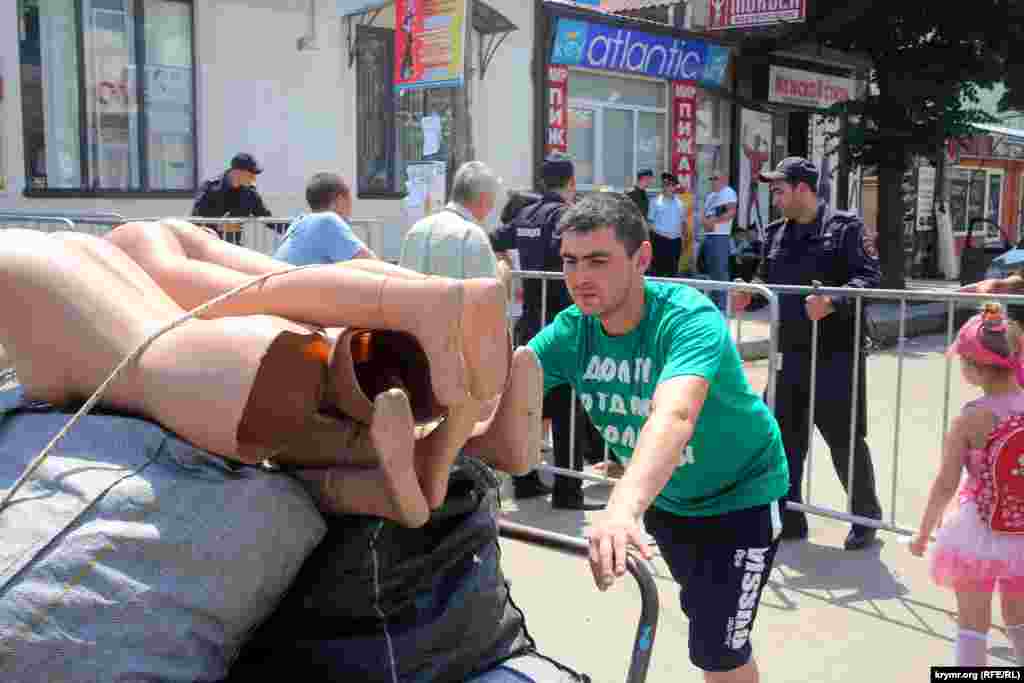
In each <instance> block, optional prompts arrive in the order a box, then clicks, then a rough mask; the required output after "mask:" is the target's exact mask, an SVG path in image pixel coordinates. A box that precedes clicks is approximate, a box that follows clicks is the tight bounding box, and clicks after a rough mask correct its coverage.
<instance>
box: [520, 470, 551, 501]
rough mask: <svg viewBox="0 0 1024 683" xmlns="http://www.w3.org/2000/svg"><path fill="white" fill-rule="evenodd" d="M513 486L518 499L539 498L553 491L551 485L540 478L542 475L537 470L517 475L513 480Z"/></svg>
mask: <svg viewBox="0 0 1024 683" xmlns="http://www.w3.org/2000/svg"><path fill="white" fill-rule="evenodd" d="M512 488H513V492H514V493H515V497H516V500H526V499H527V498H539V497H540V496H546V495H548V494H549V493H551V487H550V486H548V485H547V484H545V483H544V482H542V481H541V480H540V475H539V474H537V472H530V473H529V474H524V475H523V476H521V477H515V478H514V479H513V480H512Z"/></svg>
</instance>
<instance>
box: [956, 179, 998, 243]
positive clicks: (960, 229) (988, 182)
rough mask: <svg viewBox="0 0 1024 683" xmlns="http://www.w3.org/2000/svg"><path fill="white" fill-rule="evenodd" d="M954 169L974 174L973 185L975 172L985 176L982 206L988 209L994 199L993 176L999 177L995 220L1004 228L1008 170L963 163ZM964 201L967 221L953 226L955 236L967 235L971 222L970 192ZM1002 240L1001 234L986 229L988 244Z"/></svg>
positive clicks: (971, 183) (970, 182) (971, 182)
mask: <svg viewBox="0 0 1024 683" xmlns="http://www.w3.org/2000/svg"><path fill="white" fill-rule="evenodd" d="M953 171H954V173H955V172H957V171H961V172H964V171H965V172H967V173H968V174H969V175H970V176H972V179H970V180H969V181H968V183H969V186H970V185H973V183H974V182H975V181H974V180H973V176H974V175H975V174H976V175H977V176H984V183H985V185H984V187H985V194H984V197H983V198H982V206H984V207H985V208H986V210H987V208H988V205H989V203H990V202H991V200H992V196H991V191H992V177H993V176H996V177H998V178H999V206H998V207H997V209H996V216H995V222H996V224H997V225H999V227H1000V229H1001V230H1002V229H1003V224H1002V218H1003V215H1002V214H1003V208H1004V202H1005V201H1006V189H1007V188H1006V177H1007V172H1006V170H1005V169H1002V168H988V167H985V166H961V165H955V166H953ZM964 201H966V202H967V206H966V207H964V221H965V222H964V224H963V225H962V226H956V225H954V226H953V236H954V237H966V236H967V228H968V227H969V226H970V224H971V216H970V215H969V213H968V211H967V209H968V208H969V207H970V201H971V200H970V194H969V192H968V194H967V195H966V196H965V197H964ZM951 208H952V207H951ZM951 213H952V211H951ZM1001 240H1002V237H1001V236H999V235H994V234H992V232H991V230H990V229H986V231H985V243H986V244H989V243H991V244H995V243H997V242H1001Z"/></svg>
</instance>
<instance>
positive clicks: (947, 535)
mask: <svg viewBox="0 0 1024 683" xmlns="http://www.w3.org/2000/svg"><path fill="white" fill-rule="evenodd" d="M931 575H932V579H933V580H934V581H935V583H937V584H938V585H940V586H945V587H947V588H952V589H953V590H955V591H960V592H986V593H991V592H993V591H994V590H995V588H996V584H997V583H998V584H999V590H1000V591H1001V592H1003V593H1019V594H1024V534H999V533H994V532H993V531H992V530H991V529H989V528H988V526H986V525H985V523H984V522H983V521H982V519H981V516H980V515H979V514H978V509H977V507H976V506H975V504H974V503H973V502H964V503H961V504H960V507H959V508H958V509H957V510H956V511H955V512H953V513H951V514H950V515H948V516H947V517H946V519H945V520H944V521H943V523H942V527H941V528H940V529H939V531H938V533H937V534H936V542H935V545H934V547H933V550H932V553H931Z"/></svg>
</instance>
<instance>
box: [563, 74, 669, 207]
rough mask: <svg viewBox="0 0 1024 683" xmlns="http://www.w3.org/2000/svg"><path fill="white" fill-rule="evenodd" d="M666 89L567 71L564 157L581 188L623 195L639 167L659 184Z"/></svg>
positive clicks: (654, 84)
mask: <svg viewBox="0 0 1024 683" xmlns="http://www.w3.org/2000/svg"><path fill="white" fill-rule="evenodd" d="M666 98H667V87H666V84H665V82H663V81H655V80H648V79H640V78H623V77H620V76H607V75H603V74H594V73H590V72H586V71H578V70H573V71H571V72H570V75H569V154H570V156H572V158H573V161H574V162H575V163H576V183H577V185H578V186H579V187H580V188H581V189H583V190H588V189H592V188H595V187H609V188H611V189H614V190H619V191H625V190H628V189H629V188H631V187H632V186H633V183H634V181H635V180H636V173H637V171H638V170H639V169H641V168H651V169H653V170H654V173H655V176H656V179H657V181H658V182H659V183H660V178H661V174H662V172H664V170H665V168H666V165H667V154H668V149H667V144H666V141H667V138H668V121H667V113H666Z"/></svg>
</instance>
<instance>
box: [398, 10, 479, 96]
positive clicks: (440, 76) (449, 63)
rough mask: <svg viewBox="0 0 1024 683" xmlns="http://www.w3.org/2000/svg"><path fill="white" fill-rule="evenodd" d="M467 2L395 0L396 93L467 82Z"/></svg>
mask: <svg viewBox="0 0 1024 683" xmlns="http://www.w3.org/2000/svg"><path fill="white" fill-rule="evenodd" d="M466 4H467V0H395V75H394V82H395V90H397V91H399V92H401V91H402V90H408V89H410V88H441V87H454V86H461V85H462V83H463V71H464V69H463V48H464V46H465V40H464V38H465V32H466Z"/></svg>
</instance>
